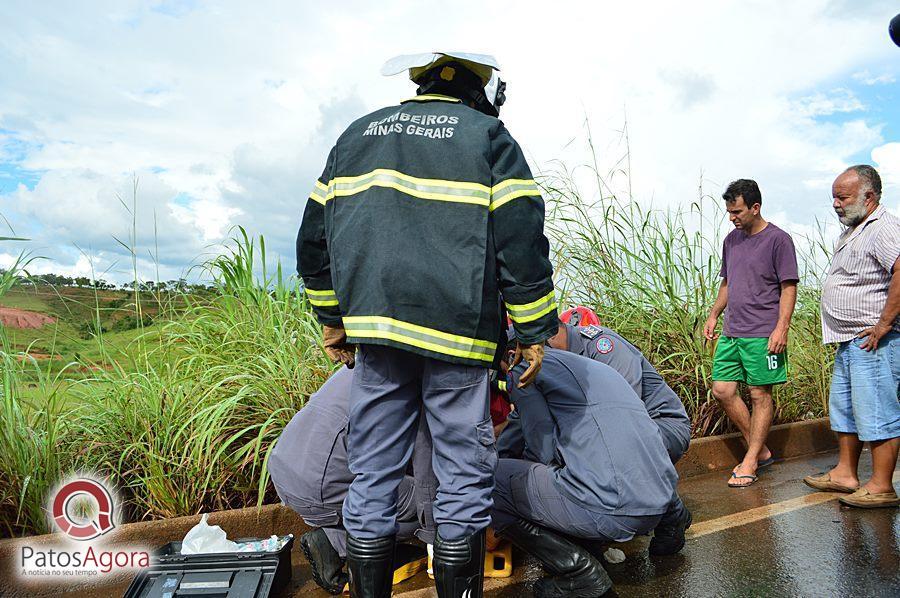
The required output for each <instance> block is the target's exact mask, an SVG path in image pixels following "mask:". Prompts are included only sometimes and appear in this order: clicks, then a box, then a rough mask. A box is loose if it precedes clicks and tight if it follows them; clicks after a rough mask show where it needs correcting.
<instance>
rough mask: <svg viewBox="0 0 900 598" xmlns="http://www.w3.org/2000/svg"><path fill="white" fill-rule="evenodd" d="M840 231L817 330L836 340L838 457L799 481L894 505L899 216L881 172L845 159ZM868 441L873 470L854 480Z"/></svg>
mask: <svg viewBox="0 0 900 598" xmlns="http://www.w3.org/2000/svg"><path fill="white" fill-rule="evenodd" d="M832 196H833V197H834V203H833V206H834V211H835V212H836V213H837V215H838V218H839V219H840V221H841V224H843V225H844V226H846V227H847V228H846V230H844V232H843V233H842V234H841V236H840V237H838V240H837V243H836V244H835V248H834V257H833V258H832V260H831V268H830V269H829V271H828V278H827V279H826V280H825V287H824V288H823V289H822V337H823V341H824V342H825V343H826V344H827V343H837V344H838V349H837V354H836V355H835V362H834V376H833V378H832V381H831V397H830V399H829V405H828V409H829V415H830V417H831V429H832V430H834V431H835V432H836V433H837V435H838V445H839V448H840V459H839V461H838V464H837V465H836V466H835V467H834V469H832V470H831V471H829V472H827V473H824V474H821V475H817V476H809V477H807V478H805V479H804V480H803V481H804V482H805V483H806V484H807V485H808V486H811V487H813V488H816V489H818V490H831V491H838V492H847V493H850V495H849V496H845V497H842V498H841V499H840V500H841V502H843V503H845V504H848V505H851V506H855V507H867V508H871V507H896V506H898V505H900V499H898V497H897V493H896V492H895V491H894V487H893V484H892V476H893V472H894V467H895V466H896V463H897V453H898V449H900V318H898V314H900V274H898V273H897V272H898V270H900V218H897V217H896V216H894V215H893V214H891V213H890V212H889V211H888V210H887V208H885V207H884V206H883V205H881V178H880V177H879V176H878V172H877V171H876V170H875V169H874V168H872V167H871V166H867V165H858V166H851V167H850V168H848V169H847V170H845V171H844V172H843V173H841V175H840V176H839V177H838V178H837V179H836V180H835V181H834V184H833V185H832ZM863 442H869V443H870V444H871V447H872V478H871V479H870V480H869V481H868V482H867V483H866V484H865V485H863V486H860V484H859V478H858V476H857V467H858V465H859V456H860V453H861V452H862V443H863Z"/></svg>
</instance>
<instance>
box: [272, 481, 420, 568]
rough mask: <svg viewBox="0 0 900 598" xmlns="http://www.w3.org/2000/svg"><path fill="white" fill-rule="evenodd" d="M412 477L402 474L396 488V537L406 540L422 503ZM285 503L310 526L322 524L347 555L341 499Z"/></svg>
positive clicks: (337, 548) (416, 524) (413, 530)
mask: <svg viewBox="0 0 900 598" xmlns="http://www.w3.org/2000/svg"><path fill="white" fill-rule="evenodd" d="M415 486H416V484H415V480H414V479H413V478H412V476H404V477H403V480H402V481H401V482H400V486H399V488H398V492H397V526H398V531H397V537H398V539H399V540H409V539H411V538H412V537H413V536H414V535H421V534H422V532H421V531H418V532H417V530H418V528H419V517H420V514H421V504H417V501H416V499H415V495H416V491H415ZM288 506H289V507H290V508H291V509H293V510H294V511H296V512H297V513H298V514H299V515H300V517H302V518H303V521H305V522H306V524H307V525H309V526H311V527H321V528H322V530H323V531H324V532H325V535H326V536H328V541H329V542H330V543H331V546H332V547H333V548H334V549H335V551H336V552H337V553H338V554H339V555H341V558H347V530H345V529H344V525H343V521H342V517H341V510H342V509H343V507H344V505H343V503H340V504H335V505H317V504H308V503H303V502H297V501H291V502H290V503H288Z"/></svg>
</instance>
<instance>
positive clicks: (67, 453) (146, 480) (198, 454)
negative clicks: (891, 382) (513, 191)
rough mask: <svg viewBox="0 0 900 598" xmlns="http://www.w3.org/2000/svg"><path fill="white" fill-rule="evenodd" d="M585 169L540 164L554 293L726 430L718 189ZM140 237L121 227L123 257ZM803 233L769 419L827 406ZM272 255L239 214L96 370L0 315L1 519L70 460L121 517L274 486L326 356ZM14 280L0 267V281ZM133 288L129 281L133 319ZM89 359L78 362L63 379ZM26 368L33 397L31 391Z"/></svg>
mask: <svg viewBox="0 0 900 598" xmlns="http://www.w3.org/2000/svg"><path fill="white" fill-rule="evenodd" d="M592 172H593V176H591V177H588V178H589V179H590V181H591V183H590V184H589V185H588V187H587V188H586V187H585V186H584V183H583V180H582V179H579V181H578V182H576V180H575V178H576V177H573V176H572V175H571V173H569V172H567V171H565V170H560V171H558V172H554V173H549V174H548V175H547V176H545V177H543V179H542V185H543V187H544V190H545V198H546V200H547V205H548V219H547V232H548V236H549V237H550V238H551V242H552V245H553V248H554V249H553V251H554V255H553V259H554V263H555V266H556V272H557V286H558V288H559V290H560V295H561V296H563V297H564V300H565V302H566V303H568V304H571V305H574V304H582V305H588V306H591V307H593V308H595V309H596V310H597V311H598V313H599V314H600V316H601V319H602V320H603V322H604V324H605V325H608V326H610V327H611V328H614V329H616V330H617V331H619V332H620V333H622V334H623V335H624V336H626V337H627V338H629V339H630V340H632V341H633V342H634V344H636V345H637V346H638V347H639V348H641V350H642V351H643V352H644V353H645V354H646V355H647V356H648V357H649V358H650V360H651V361H652V362H653V363H654V364H655V365H656V366H657V367H658V369H659V370H660V372H661V373H662V374H663V376H664V377H665V378H666V380H667V381H668V382H669V384H670V385H671V386H672V387H673V388H675V390H676V391H677V392H678V394H679V395H680V396H681V397H682V399H683V400H684V402H685V405H686V407H687V409H688V412H689V414H690V416H691V418H692V420H693V422H694V435H695V436H701V435H706V434H712V433H716V432H719V431H723V430H725V429H727V424H726V420H725V419H724V416H723V415H722V414H721V413H720V411H719V409H718V408H717V406H716V405H715V402H714V401H713V400H711V397H710V393H709V375H710V371H711V362H712V352H713V347H712V346H711V345H709V344H707V343H705V342H704V340H703V338H702V335H701V330H702V326H703V323H704V322H705V320H706V317H707V314H708V310H709V307H710V306H711V304H712V301H713V298H714V296H715V293H716V289H717V288H718V285H719V278H718V264H719V254H720V251H721V231H722V230H723V226H722V224H723V222H722V219H723V212H722V210H721V209H720V208H719V206H718V202H715V201H714V200H712V198H710V197H708V196H705V195H704V194H703V192H702V189H700V190H699V191H698V197H697V199H696V200H695V201H693V202H690V203H685V204H683V205H682V206H681V207H680V208H674V209H670V210H665V211H660V210H653V209H650V208H648V207H646V206H645V205H641V204H640V203H639V202H636V201H634V200H633V198H632V197H631V196H630V191H629V192H627V193H626V194H625V195H624V196H617V195H616V194H615V193H613V192H612V191H611V190H610V185H608V184H607V180H606V178H604V177H601V176H600V175H599V170H598V169H597V168H596V165H595V166H594V167H593V170H592ZM579 183H581V184H579ZM629 189H630V187H629ZM123 205H125V204H124V202H123ZM133 205H134V204H132V207H131V209H132V211H133ZM126 207H128V206H127V205H126ZM136 242H137V240H136V238H135V237H134V236H133V235H132V237H130V238H129V241H128V243H123V245H124V246H126V247H129V251H130V252H131V254H132V256H134V255H136V248H135V247H134V244H135V243H136ZM797 245H798V248H799V249H801V254H803V253H804V252H806V253H808V254H809V255H803V256H802V257H803V259H802V262H803V263H804V264H805V265H807V272H806V273H805V276H804V279H805V281H806V282H805V283H804V284H801V286H800V293H799V301H798V306H797V310H796V313H795V316H794V322H793V326H792V328H791V336H790V346H789V350H790V369H791V380H790V382H789V384H787V385H785V386H783V387H781V388H779V390H778V394H777V402H778V403H777V404H778V407H777V418H778V419H779V420H781V421H789V420H795V419H803V418H807V417H812V416H818V415H822V414H824V412H825V409H826V404H825V400H826V396H827V387H828V372H829V371H830V362H831V359H832V357H831V353H830V351H827V350H825V349H824V348H823V346H822V344H821V341H820V336H819V335H820V332H819V330H820V322H819V319H818V318H819V315H818V313H819V312H818V303H819V294H818V290H817V289H818V284H817V282H818V281H817V276H818V272H817V271H816V269H815V264H817V263H821V262H822V260H821V259H820V258H821V257H822V253H823V252H827V249H826V247H825V243H824V242H822V241H821V238H820V239H818V240H815V239H813V240H807V241H805V242H802V243H801V242H798V243H797ZM267 257H268V256H267V255H266V245H265V241H264V239H263V238H261V237H260V238H258V239H254V238H251V237H250V236H249V235H248V234H247V233H246V231H244V230H243V229H240V228H238V229H236V231H235V236H234V238H233V239H232V241H231V242H230V243H229V244H228V246H227V248H226V251H225V253H224V254H223V255H221V256H219V257H215V258H213V259H211V260H210V261H209V262H207V263H206V264H205V265H204V266H203V268H204V270H205V272H204V273H203V274H204V277H205V278H207V279H210V280H213V281H214V283H215V291H214V292H212V293H209V294H202V295H191V294H187V293H183V294H181V295H180V296H178V297H177V300H176V301H171V300H167V301H162V300H160V299H158V300H157V303H158V307H157V309H158V312H159V316H158V318H157V319H156V322H157V323H156V324H154V325H153V326H152V328H148V329H147V330H144V331H143V332H142V333H141V334H138V336H137V338H136V339H135V340H134V341H133V342H132V344H131V345H130V346H129V347H127V348H125V350H124V351H113V350H112V349H110V348H109V347H108V345H107V344H105V343H104V341H103V338H102V331H99V332H98V334H97V341H98V343H102V344H101V355H102V356H103V357H102V360H103V363H101V364H99V365H100V366H102V367H100V368H99V369H98V368H97V365H98V364H94V363H76V364H72V366H71V367H70V368H68V369H67V368H63V370H62V371H61V372H59V373H57V374H51V372H50V368H49V367H48V368H47V369H46V370H42V369H41V368H40V367H38V364H37V363H36V362H34V361H30V360H28V359H27V357H23V356H22V355H21V354H14V353H13V352H12V351H11V349H10V347H9V346H8V343H7V342H6V340H5V336H3V333H2V332H3V331H2V329H0V342H2V344H0V366H2V368H3V370H2V372H0V383H2V386H0V392H2V396H0V399H2V402H0V535H21V534H27V533H35V532H43V531H47V526H46V521H45V518H44V515H43V510H42V509H43V505H44V499H45V497H46V493H47V491H48V490H49V489H50V488H51V487H52V486H53V484H54V483H55V482H56V481H57V480H58V479H59V477H60V475H62V474H64V473H67V472H70V471H74V470H79V469H80V470H93V471H95V472H96V473H98V474H99V475H101V476H104V477H107V478H108V479H111V480H113V481H115V482H116V483H117V485H118V486H119V487H120V489H121V490H122V494H123V495H124V498H125V502H126V505H125V507H126V513H125V516H126V519H127V520H141V519H151V518H159V517H172V516H179V515H188V514H194V513H198V512H200V511H207V510H213V509H222V508H230V507H242V506H246V505H248V504H254V503H255V504H261V503H263V502H265V501H266V500H270V499H273V498H274V493H273V492H272V490H271V486H270V485H269V483H268V474H267V472H266V463H267V459H268V455H269V454H270V451H271V448H272V446H273V443H274V441H275V440H276V438H277V437H278V435H279V434H280V432H281V430H282V429H283V428H284V426H285V425H286V424H287V422H288V421H289V420H290V418H291V417H292V416H293V414H294V413H295V412H296V410H297V409H300V408H302V406H303V405H304V404H305V402H306V399H307V398H308V396H309V395H310V394H311V393H312V392H314V391H315V390H316V389H317V388H318V387H319V386H320V385H321V383H322V382H323V381H324V380H325V378H326V377H327V376H328V375H329V374H330V373H331V372H332V371H333V369H334V366H333V365H332V364H331V363H330V362H329V361H328V360H327V359H326V358H325V356H324V354H323V352H322V350H321V344H320V343H321V341H320V327H319V325H318V323H317V322H316V319H315V317H314V315H313V313H312V311H311V309H310V306H309V305H308V303H307V301H306V298H305V296H304V294H303V292H302V289H301V287H300V285H299V283H298V281H297V280H296V279H295V278H293V277H285V276H284V274H283V272H282V270H281V267H280V266H278V267H276V268H275V269H274V271H272V270H269V269H268V268H267V266H266V264H267V262H268V260H267ZM132 266H134V263H133V264H132ZM20 267H21V266H20ZM15 270H16V269H13V271H15ZM14 280H15V273H13V274H12V275H10V273H6V274H3V275H0V294H2V292H3V290H5V289H6V288H8V287H9V285H11V284H12V281H14ZM135 282H136V284H135V287H136V288H137V287H138V286H139V285H138V284H137V282H138V281H137V280H136V281H135ZM169 299H171V297H170V298H169ZM141 301H142V297H141V295H140V294H139V293H136V294H135V296H134V304H133V309H134V310H135V315H136V317H138V320H139V321H142V320H141V319H140V318H139V316H140V315H141V311H142V310H143V308H142V307H141ZM94 303H95V307H96V309H97V310H98V312H99V310H100V309H101V308H100V302H99V300H98V299H97V297H95V301H94ZM176 303H177V305H178V308H177V310H176V309H174V308H173V307H172V306H173V305H175V304H176ZM98 321H99V319H98ZM98 330H99V327H98ZM85 366H87V369H90V370H91V371H92V373H91V375H90V376H89V377H87V378H85V377H83V376H81V377H79V378H78V379H69V376H68V372H70V371H72V370H73V369H74V368H80V369H82V370H83V369H85ZM26 379H27V380H28V384H37V386H38V389H37V393H36V394H37V396H40V397H41V401H40V404H37V403H36V402H29V401H28V400H27V399H26V398H25V396H26V393H24V392H23V390H25V389H24V388H23V387H24V385H25V384H26V382H25V381H26ZM35 381H36V382H35ZM31 390H33V389H31ZM29 396H35V393H32V394H31V395H29Z"/></svg>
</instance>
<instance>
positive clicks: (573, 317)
mask: <svg viewBox="0 0 900 598" xmlns="http://www.w3.org/2000/svg"><path fill="white" fill-rule="evenodd" d="M559 319H560V320H562V321H563V323H565V324H569V325H570V326H599V325H600V318H599V317H598V316H597V314H596V313H595V312H594V310H592V309H590V308H587V307H584V306H581V305H579V306H578V307H570V308H569V309H567V310H566V311H564V312H562V314H560V316H559Z"/></svg>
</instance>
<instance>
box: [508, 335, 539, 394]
mask: <svg viewBox="0 0 900 598" xmlns="http://www.w3.org/2000/svg"><path fill="white" fill-rule="evenodd" d="M523 358H524V359H525V361H527V362H528V369H526V370H525V373H524V374H522V376H521V377H520V378H519V384H518V387H519V388H525V387H526V386H528V385H529V384H531V383H532V382H534V377H535V376H537V375H538V372H540V371H541V363H543V361H544V345H543V343H539V344H537V345H523V344H522V343H516V356H515V357H514V358H513V363H512V365H511V366H510V369H512V368H514V367H516V365H518V363H519V362H520V361H522V359H523Z"/></svg>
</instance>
